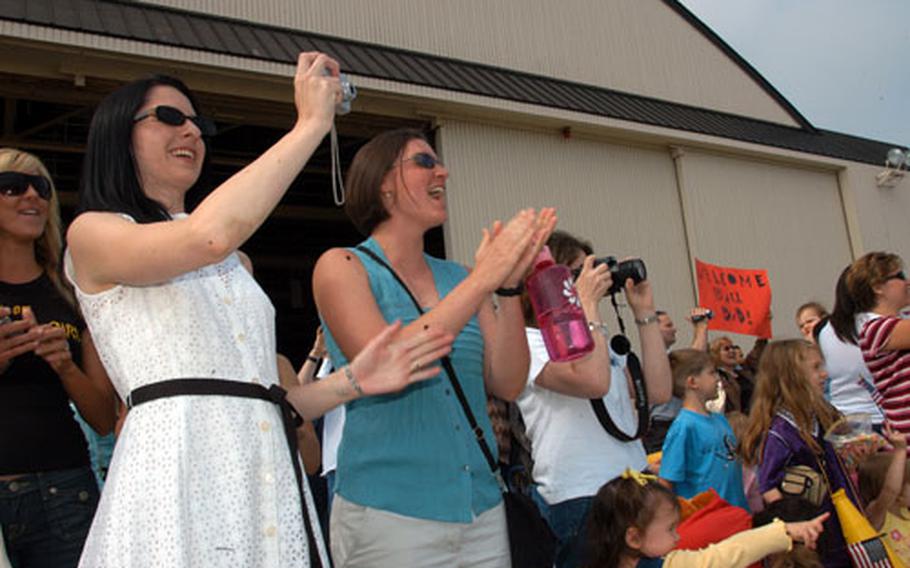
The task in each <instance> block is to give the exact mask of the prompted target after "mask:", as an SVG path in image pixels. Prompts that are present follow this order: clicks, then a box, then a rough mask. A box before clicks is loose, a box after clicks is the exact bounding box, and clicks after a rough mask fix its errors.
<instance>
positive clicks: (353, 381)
mask: <svg viewBox="0 0 910 568" xmlns="http://www.w3.org/2000/svg"><path fill="white" fill-rule="evenodd" d="M341 370H342V371H344V376H345V378H346V379H347V380H348V382H349V383H351V388H353V389H354V391H355V392H356V393H357V396H363V389H362V388H360V385H359V384H357V379H355V378H354V371H352V370H351V366H350V365H345V366H344V367H342V368H341Z"/></svg>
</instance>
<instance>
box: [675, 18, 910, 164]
mask: <svg viewBox="0 0 910 568" xmlns="http://www.w3.org/2000/svg"><path fill="white" fill-rule="evenodd" d="M681 2H682V4H683V5H684V6H686V8H688V9H689V10H690V11H691V12H693V13H694V14H695V15H696V16H698V18H699V19H700V20H701V21H703V22H704V23H706V24H707V25H708V27H710V28H711V29H712V30H714V32H715V33H717V34H718V35H719V36H720V37H721V38H723V40H724V41H725V42H727V43H728V44H729V45H730V46H731V47H733V49H734V50H736V52H737V53H739V54H740V55H741V56H742V57H743V58H744V59H746V61H748V62H749V63H750V64H751V65H752V66H753V67H754V68H755V69H757V70H758V72H759V73H761V75H762V76H763V77H764V78H765V79H767V80H768V82H770V83H771V84H772V85H774V87H775V88H776V89H777V90H778V91H780V93H781V94H782V95H783V96H784V98H786V99H787V100H788V101H790V103H791V104H792V105H793V106H795V107H796V109H797V110H798V111H799V112H800V113H801V114H802V115H803V116H805V117H806V118H807V119H808V120H809V122H811V123H812V124H813V125H815V126H816V127H818V128H824V129H826V130H834V131H837V132H843V133H847V134H853V135H857V136H862V137H865V138H872V139H874V140H880V141H883V142H891V143H895V144H900V145H902V146H907V145H910V0H681ZM882 161H884V156H883V157H882Z"/></svg>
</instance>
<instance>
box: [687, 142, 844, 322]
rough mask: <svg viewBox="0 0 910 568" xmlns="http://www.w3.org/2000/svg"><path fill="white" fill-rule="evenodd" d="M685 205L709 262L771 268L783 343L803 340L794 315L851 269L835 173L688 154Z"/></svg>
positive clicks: (696, 248) (698, 247) (697, 250)
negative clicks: (800, 306) (800, 307)
mask: <svg viewBox="0 0 910 568" xmlns="http://www.w3.org/2000/svg"><path fill="white" fill-rule="evenodd" d="M682 164H683V165H682V171H683V176H682V177H683V184H684V192H683V193H684V200H685V207H686V210H687V215H688V219H687V224H688V227H689V229H690V236H691V241H690V246H691V250H692V254H693V255H694V256H696V257H698V258H700V259H701V260H703V261H706V262H710V263H713V264H721V265H726V266H736V267H743V268H765V269H767V270H768V276H769V278H770V281H771V288H772V291H773V296H772V308H771V309H772V313H773V315H774V319H773V320H772V327H773V330H774V335H775V337H788V336H792V337H795V336H796V334H797V330H796V327H795V324H794V311H795V310H796V308H797V307H798V306H799V305H800V304H802V303H803V302H806V301H809V300H819V301H822V302H823V303H824V304H826V305H827V306H828V308H829V309H830V308H831V306H832V303H833V299H834V283H835V281H836V280H837V277H838V275H839V274H840V271H841V270H842V269H843V268H844V267H845V266H846V265H847V264H848V263H849V262H850V261H851V254H850V243H849V240H848V236H847V229H846V225H845V220H844V210H843V206H842V203H841V198H840V193H839V189H838V185H837V176H836V174H835V173H833V172H824V171H813V170H807V169H801V168H797V167H793V166H790V165H779V164H774V163H765V162H758V161H750V160H746V159H741V158H736V157H724V156H718V155H711V154H706V153H701V152H694V151H686V152H685V154H684V156H683V157H682Z"/></svg>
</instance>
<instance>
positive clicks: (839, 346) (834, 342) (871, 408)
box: [818, 323, 884, 424]
mask: <svg viewBox="0 0 910 568" xmlns="http://www.w3.org/2000/svg"><path fill="white" fill-rule="evenodd" d="M818 347H819V349H821V351H822V355H824V357H825V369H826V370H827V371H828V384H827V386H826V388H825V391H826V392H825V395H826V396H827V397H828V399H829V400H830V401H831V404H833V405H834V406H835V408H837V409H838V410H840V411H841V412H843V413H844V414H857V413H864V414H868V415H869V416H870V417H871V419H872V422H873V423H876V424H880V423H881V422H882V420H884V417H883V416H882V411H881V409H879V407H878V405H877V404H875V402H873V400H872V395H871V394H870V388H872V385H873V384H874V382H873V380H872V374H871V373H870V372H869V369H868V368H867V367H866V363H865V362H864V361H863V353H862V351H860V349H859V347H858V346H856V345H853V344H852V343H848V342H846V341H841V340H840V339H838V337H837V334H835V333H834V327H832V326H831V324H830V323H828V324H826V325H825V327H823V328H822V331H821V333H819V334H818ZM864 385H869V386H868V387H867V386H864Z"/></svg>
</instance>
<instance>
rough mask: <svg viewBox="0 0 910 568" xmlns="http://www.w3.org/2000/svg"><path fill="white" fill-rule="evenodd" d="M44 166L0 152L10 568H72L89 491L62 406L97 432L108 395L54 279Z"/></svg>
mask: <svg viewBox="0 0 910 568" xmlns="http://www.w3.org/2000/svg"><path fill="white" fill-rule="evenodd" d="M60 253H61V236H60V212H59V205H58V200H57V192H56V190H55V189H54V184H53V181H52V180H51V177H50V174H49V173H48V171H47V168H45V167H44V164H42V163H41V161H40V160H39V159H38V158H37V157H35V156H33V155H31V154H28V153H26V152H21V151H19V150H14V149H11V148H3V149H0V321H6V323H0V527H2V530H3V539H4V543H5V545H6V549H7V554H8V555H9V558H10V560H11V561H12V563H13V565H14V566H16V567H17V568H22V567H26V568H27V567H30V566H61V567H64V566H75V565H76V562H77V561H78V560H79V554H80V553H81V551H82V545H83V543H84V542H85V537H86V535H87V534H88V530H89V526H90V525H91V522H92V516H93V515H94V512H95V506H96V505H97V503H98V486H97V484H96V481H95V477H94V474H93V473H92V470H91V467H90V464H89V453H88V447H87V446H86V441H85V438H84V436H83V434H82V431H81V430H80V428H79V425H78V424H77V422H76V420H75V418H74V415H73V412H72V410H71V409H70V404H69V403H70V401H72V402H73V403H75V405H76V408H78V409H79V412H80V413H81V414H82V416H83V417H84V418H85V419H86V421H87V422H88V423H89V424H90V425H91V426H92V428H94V429H95V431H97V432H98V433H99V434H106V433H108V432H110V431H111V429H112V428H113V425H114V420H115V411H114V409H115V406H114V395H113V389H112V387H111V385H110V382H109V381H108V379H107V375H106V374H105V372H104V368H103V367H102V365H101V362H100V361H99V359H98V355H97V354H96V352H95V349H94V345H93V342H92V338H91V335H90V334H89V332H88V330H86V329H85V324H84V323H83V321H82V318H81V317H80V315H79V313H78V311H77V310H76V307H75V304H74V302H73V297H72V294H71V293H70V291H69V290H68V289H67V288H66V286H65V285H64V284H63V282H62V280H61V274H60V270H59V266H60Z"/></svg>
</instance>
